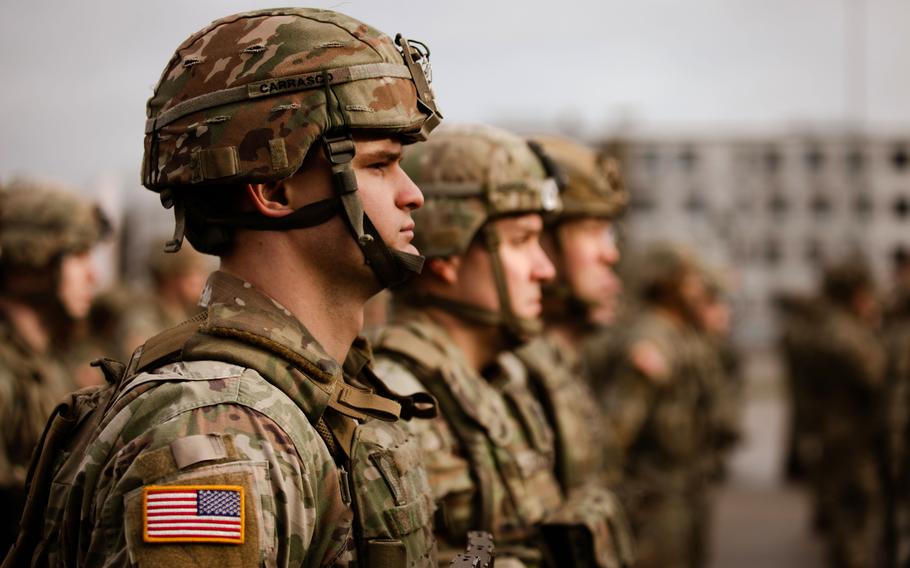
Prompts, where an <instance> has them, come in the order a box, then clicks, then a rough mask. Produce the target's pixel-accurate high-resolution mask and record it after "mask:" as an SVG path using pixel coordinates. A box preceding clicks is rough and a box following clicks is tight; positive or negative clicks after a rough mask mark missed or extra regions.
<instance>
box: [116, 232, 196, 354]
mask: <svg viewBox="0 0 910 568" xmlns="http://www.w3.org/2000/svg"><path fill="white" fill-rule="evenodd" d="M147 266H148V269H149V275H150V276H151V283H152V294H151V296H150V297H148V298H143V299H142V301H141V302H138V303H133V304H132V305H131V306H130V307H129V309H127V310H125V311H124V312H123V321H122V322H121V324H120V325H119V326H118V327H119V333H118V336H119V339H120V341H121V343H122V347H121V348H120V352H122V353H126V354H127V356H129V354H130V353H132V352H133V350H134V349H135V348H136V347H138V346H139V345H141V344H142V342H143V341H144V340H145V339H146V338H148V337H151V336H152V335H155V334H156V333H158V332H161V331H164V330H165V329H168V328H170V327H173V326H175V325H177V324H179V323H180V322H182V321H184V320H186V319H188V318H190V317H192V316H194V315H196V314H197V313H199V311H200V308H199V306H198V302H199V296H200V294H202V289H203V287H204V286H205V279H206V277H207V276H208V274H209V272H211V266H210V263H209V262H208V261H207V260H206V257H205V256H203V255H201V254H199V253H198V252H196V251H194V250H193V249H192V248H191V247H188V246H184V247H182V248H181V249H180V250H179V251H178V252H176V253H164V252H162V251H161V246H160V245H156V246H155V249H154V250H152V251H150V252H149V256H148V261H147Z"/></svg>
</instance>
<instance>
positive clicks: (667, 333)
mask: <svg viewBox="0 0 910 568" xmlns="http://www.w3.org/2000/svg"><path fill="white" fill-rule="evenodd" d="M699 341H700V340H699V339H698V338H697V337H696V336H695V332H694V331H691V330H688V329H685V328H683V327H682V326H680V325H677V324H675V323H674V322H672V321H671V320H670V319H669V318H667V317H665V316H663V315H661V314H658V313H656V312H644V313H642V314H640V315H639V316H638V317H637V318H636V319H635V320H634V321H633V322H632V324H631V325H630V326H629V328H628V329H627V331H626V333H624V334H623V335H622V336H620V337H616V338H615V339H614V343H613V345H610V346H607V348H606V349H604V350H603V352H604V357H602V358H601V359H600V360H599V361H598V360H592V362H591V365H592V367H591V372H592V376H594V377H596V382H597V385H598V390H599V398H600V400H601V401H602V403H603V405H604V409H605V412H606V415H607V417H608V420H609V423H610V425H611V432H610V441H611V442H612V443H615V444H616V446H617V453H618V454H619V455H621V456H622V457H621V460H622V469H623V472H622V473H623V476H624V482H623V486H624V487H625V488H626V491H632V492H634V493H639V492H645V493H648V492H652V491H658V493H661V492H663V491H671V492H674V493H677V494H679V493H680V492H686V491H689V490H690V489H691V488H692V487H693V484H694V485H695V486H699V485H700V482H701V481H702V475H703V473H704V465H703V464H704V462H703V461H701V460H702V459H703V458H704V456H705V452H706V451H707V450H708V446H709V443H708V438H709V434H708V432H707V421H708V420H709V417H708V416H707V412H706V411H707V408H705V405H706V400H705V396H704V391H703V386H704V385H703V381H702V379H701V377H700V373H701V372H702V369H700V368H699V365H698V359H697V353H698V350H699V348H700V344H699ZM632 486H634V488H633V487H632Z"/></svg>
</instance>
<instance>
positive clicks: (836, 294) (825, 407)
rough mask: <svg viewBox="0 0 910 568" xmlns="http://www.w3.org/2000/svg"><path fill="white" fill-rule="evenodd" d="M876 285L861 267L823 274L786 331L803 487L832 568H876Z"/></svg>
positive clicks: (881, 445) (879, 492)
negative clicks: (798, 403) (797, 396)
mask: <svg viewBox="0 0 910 568" xmlns="http://www.w3.org/2000/svg"><path fill="white" fill-rule="evenodd" d="M880 319H881V314H880V307H879V302H878V299H877V298H876V295H875V290H874V286H873V282H872V278H871V275H870V273H869V272H868V269H866V268H865V266H864V265H863V264H862V263H861V262H859V261H846V262H843V263H841V264H838V265H835V266H832V267H830V268H829V269H827V270H826V272H825V274H824V276H823V279H822V286H821V293H820V295H819V297H818V298H817V299H816V300H815V302H814V304H812V306H811V309H807V310H803V311H802V315H801V316H800V319H798V320H794V321H792V322H791V323H790V325H789V327H788V329H787V334H788V335H787V336H786V346H787V348H788V350H789V358H790V359H791V361H792V365H791V368H792V371H793V374H794V381H796V382H797V384H798V385H799V390H800V392H801V400H802V407H801V409H800V410H801V415H800V418H801V420H802V422H803V424H804V425H805V427H804V431H803V432H801V433H800V435H801V436H802V437H803V443H808V445H809V448H810V449H811V451H808V452H805V453H803V454H802V455H801V457H803V458H805V459H804V461H803V464H802V465H803V466H804V468H805V474H806V480H807V483H808V485H809V488H810V491H811V493H812V495H813V497H814V503H815V507H816V518H817V519H818V521H819V528H820V529H821V531H822V536H823V538H824V541H825V543H826V546H827V553H828V558H829V562H830V565H832V566H843V567H864V566H878V565H881V562H882V554H883V553H882V543H883V539H884V524H885V507H884V500H883V480H884V479H885V478H884V477H883V474H884V470H883V464H884V457H885V455H886V451H887V421H886V417H887V404H886V402H887V398H886V396H885V393H886V382H887V381H886V377H887V370H886V369H887V367H886V364H887V363H886V360H887V354H886V349H885V344H884V342H883V341H882V337H881V333H880V330H879V324H880Z"/></svg>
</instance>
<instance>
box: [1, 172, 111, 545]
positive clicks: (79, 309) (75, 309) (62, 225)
mask: <svg viewBox="0 0 910 568" xmlns="http://www.w3.org/2000/svg"><path fill="white" fill-rule="evenodd" d="M107 231H108V226H107V222H106V220H105V219H104V217H103V216H102V214H101V212H100V210H99V209H98V208H97V207H96V206H95V205H94V204H93V203H90V202H89V201H87V200H85V199H83V198H81V197H79V196H77V195H76V194H74V193H72V192H70V191H67V190H65V189H63V188H61V187H57V186H55V185H53V184H49V183H44V182H38V181H33V180H17V181H13V182H11V183H9V184H8V185H6V186H5V187H2V188H0V247H2V253H0V425H2V427H0V502H2V503H3V506H4V510H3V514H2V515H0V518H2V523H0V554H5V553H6V550H7V549H8V548H9V546H10V545H11V544H12V542H13V539H14V538H15V535H16V529H17V525H18V521H19V514H20V512H21V509H22V505H23V503H24V502H25V487H24V484H25V477H26V472H27V470H28V466H29V460H30V458H31V455H32V451H33V450H34V448H35V446H36V445H37V443H38V441H39V438H40V437H41V434H42V432H43V431H44V425H45V423H46V422H47V419H48V417H49V416H50V414H51V411H53V409H54V407H55V406H56V405H57V403H58V402H60V401H61V400H62V399H63V397H64V396H65V395H66V394H67V393H68V392H69V391H71V390H73V389H74V387H75V384H74V380H73V377H72V375H71V374H69V372H68V371H67V370H66V367H65V365H64V364H63V361H62V359H61V357H62V355H63V353H62V348H63V347H64V346H65V345H67V344H68V343H69V340H70V335H71V332H72V327H73V323H74V322H76V321H77V320H80V319H82V318H85V317H86V315H87V314H88V312H89V308H90V306H91V302H92V298H93V296H94V294H95V285H96V273H95V267H94V265H93V261H92V256H91V251H92V248H93V247H94V245H95V244H96V243H97V242H98V241H99V239H101V238H102V237H103V236H105V234H106V233H107Z"/></svg>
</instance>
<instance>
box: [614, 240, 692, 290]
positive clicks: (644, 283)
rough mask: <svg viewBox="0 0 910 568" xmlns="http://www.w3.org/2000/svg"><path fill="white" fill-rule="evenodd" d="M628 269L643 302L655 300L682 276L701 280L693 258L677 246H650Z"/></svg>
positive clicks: (659, 244) (655, 244)
mask: <svg viewBox="0 0 910 568" xmlns="http://www.w3.org/2000/svg"><path fill="white" fill-rule="evenodd" d="M633 264H634V266H632V267H630V269H631V271H632V272H633V273H634V278H633V280H634V288H635V290H636V291H637V292H638V295H639V297H640V298H641V299H642V300H644V301H645V302H651V301H655V300H657V299H658V297H659V296H660V294H662V293H663V292H664V291H665V290H666V289H667V288H668V287H670V286H673V285H675V284H676V282H677V281H678V279H679V278H680V277H681V276H682V275H683V274H686V273H689V272H693V273H695V274H697V275H698V276H700V277H701V276H702V270H701V267H700V264H699V262H698V259H697V258H696V257H695V254H694V253H693V252H692V251H691V250H689V249H687V248H685V247H683V246H680V245H677V244H673V243H667V242H660V243H654V244H652V245H650V246H649V247H648V248H647V249H646V250H645V251H644V252H643V254H641V256H640V257H638V258H637V259H636V262H634V263H633Z"/></svg>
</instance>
